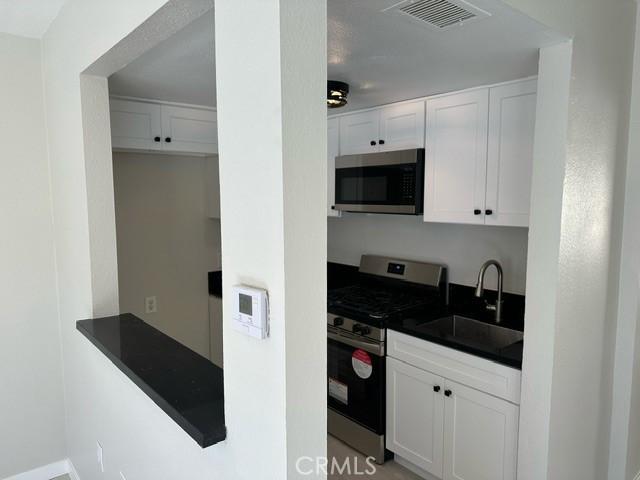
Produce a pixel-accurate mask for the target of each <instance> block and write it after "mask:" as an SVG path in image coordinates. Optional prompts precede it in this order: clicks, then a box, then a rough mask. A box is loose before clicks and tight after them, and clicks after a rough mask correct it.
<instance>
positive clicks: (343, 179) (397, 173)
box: [336, 164, 416, 205]
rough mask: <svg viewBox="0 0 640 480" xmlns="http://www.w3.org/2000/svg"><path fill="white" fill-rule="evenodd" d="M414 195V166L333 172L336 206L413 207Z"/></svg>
mask: <svg viewBox="0 0 640 480" xmlns="http://www.w3.org/2000/svg"><path fill="white" fill-rule="evenodd" d="M415 191H416V165H415V164H406V165H384V166H376V167H354V168H338V169H336V203H340V204H354V205H413V204H414V203H415Z"/></svg>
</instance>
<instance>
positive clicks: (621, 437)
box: [609, 9, 640, 480]
mask: <svg viewBox="0 0 640 480" xmlns="http://www.w3.org/2000/svg"><path fill="white" fill-rule="evenodd" d="M638 19H640V9H639V10H638V11H637V12H636V38H635V51H634V65H633V89H632V97H631V117H630V130H629V131H630V135H629V147H628V149H629V150H628V159H627V169H626V171H625V170H623V169H621V171H622V173H623V175H624V176H625V177H626V189H625V207H624V230H623V238H622V253H621V265H620V295H619V297H618V298H619V307H618V316H617V320H618V329H617V335H616V354H615V370H614V383H613V412H612V422H611V458H610V459H609V468H610V469H609V474H610V478H612V479H618V478H623V479H625V480H627V479H632V478H635V476H636V474H638V473H640V328H639V323H640V248H639V247H638V245H640V189H639V188H638V186H639V185H640V137H638V132H639V131H640V35H639V34H638V28H639V27H640V23H639V22H638Z"/></svg>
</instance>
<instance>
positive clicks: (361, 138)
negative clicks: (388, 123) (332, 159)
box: [340, 110, 380, 155]
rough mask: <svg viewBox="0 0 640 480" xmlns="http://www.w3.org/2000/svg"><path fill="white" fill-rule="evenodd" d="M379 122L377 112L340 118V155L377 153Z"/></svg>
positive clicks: (369, 111)
mask: <svg viewBox="0 0 640 480" xmlns="http://www.w3.org/2000/svg"><path fill="white" fill-rule="evenodd" d="M379 122H380V120H379V112H378V110H368V111H366V112H361V113H354V114H351V115H345V116H344V117H340V155H354V154H359V153H372V152H377V151H378V137H379V133H380V130H379V124H380V123H379Z"/></svg>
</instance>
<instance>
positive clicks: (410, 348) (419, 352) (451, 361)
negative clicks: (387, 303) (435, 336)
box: [387, 330, 522, 405]
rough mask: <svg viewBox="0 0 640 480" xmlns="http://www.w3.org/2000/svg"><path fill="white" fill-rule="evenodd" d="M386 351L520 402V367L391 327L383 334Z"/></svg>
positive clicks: (464, 383)
mask: <svg viewBox="0 0 640 480" xmlns="http://www.w3.org/2000/svg"><path fill="white" fill-rule="evenodd" d="M387 354H388V355H389V356H390V357H393V358H396V359H398V360H402V361H403V362H406V363H408V364H410V365H413V366H415V367H418V368H421V369H423V370H427V371H429V372H431V373H433V374H435V375H440V376H442V377H445V378H447V379H450V380H453V381H454V382H458V383H461V384H463V385H467V386H469V387H471V388H475V389H477V390H480V391H482V392H486V393H489V394H491V395H494V396H496V397H500V398H503V399H505V400H508V401H510V402H513V403H515V404H518V405H519V404H520V379H521V376H522V375H521V372H520V370H516V369H514V368H509V367H507V366H504V365H500V364H498V363H495V362H492V361H490V360H486V359H484V358H479V357H476V356H474V355H469V354H467V353H464V352H459V351H458V350H454V349H452V348H447V347H443V346H442V345H438V344H435V343H431V342H429V341H427V340H422V339H420V338H416V337H412V336H410V335H405V334H404V333H400V332H396V331H393V330H388V333H387Z"/></svg>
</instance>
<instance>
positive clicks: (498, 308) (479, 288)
mask: <svg viewBox="0 0 640 480" xmlns="http://www.w3.org/2000/svg"><path fill="white" fill-rule="evenodd" d="M491 265H493V266H494V267H496V270H497V271H498V299H497V300H496V303H495V304H491V303H489V302H487V301H486V300H485V301H484V303H485V304H486V306H487V310H491V311H494V312H496V323H500V321H501V320H502V265H500V262H498V261H497V260H487V261H486V262H484V264H483V265H482V267H480V272H479V273H478V283H477V284H476V293H475V295H476V297H478V298H482V294H483V293H484V274H485V273H486V272H487V268H489V267H490V266H491Z"/></svg>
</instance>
